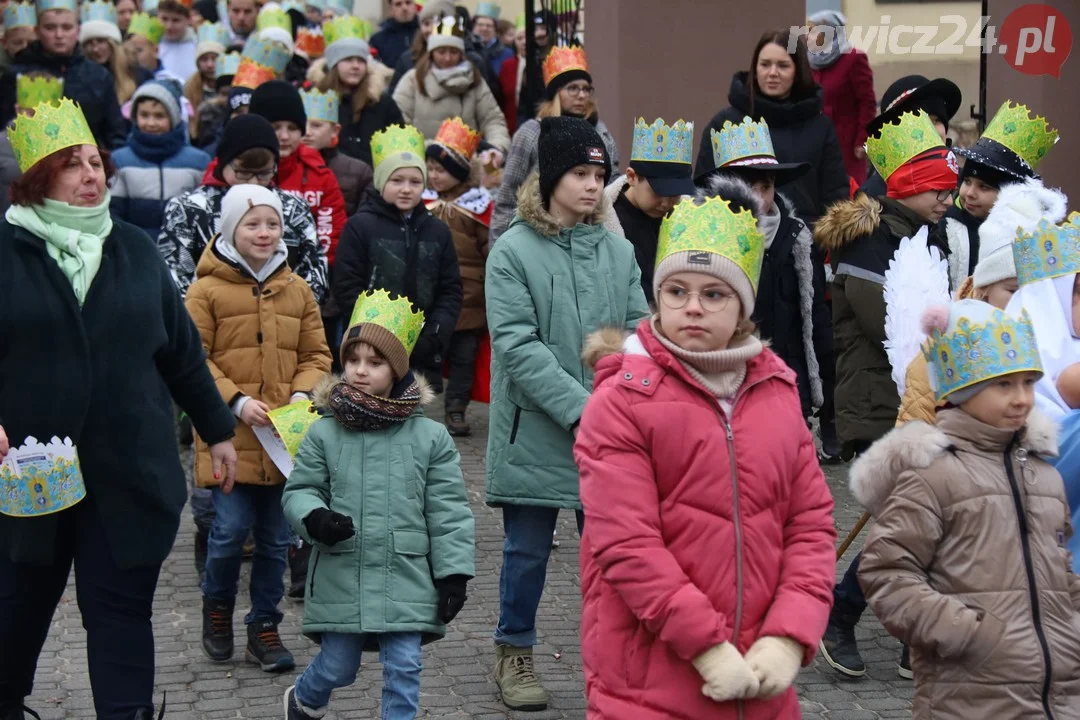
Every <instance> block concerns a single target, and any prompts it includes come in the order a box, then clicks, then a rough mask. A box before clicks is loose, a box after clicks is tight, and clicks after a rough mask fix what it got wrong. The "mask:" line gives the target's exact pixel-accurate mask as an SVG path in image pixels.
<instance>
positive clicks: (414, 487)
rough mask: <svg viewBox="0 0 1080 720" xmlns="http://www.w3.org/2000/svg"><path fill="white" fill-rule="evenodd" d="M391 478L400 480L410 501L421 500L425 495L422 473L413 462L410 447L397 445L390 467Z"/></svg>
mask: <svg viewBox="0 0 1080 720" xmlns="http://www.w3.org/2000/svg"><path fill="white" fill-rule="evenodd" d="M390 473H391V477H393V478H394V479H400V481H401V483H402V487H403V488H404V490H405V493H406V495H407V496H408V498H409V499H410V500H419V499H421V498H422V497H423V495H424V490H423V483H422V482H421V479H420V473H419V472H418V471H417V469H416V463H415V461H414V460H413V452H412V448H411V447H409V446H408V445H395V446H394V452H393V456H392V460H391V466H390Z"/></svg>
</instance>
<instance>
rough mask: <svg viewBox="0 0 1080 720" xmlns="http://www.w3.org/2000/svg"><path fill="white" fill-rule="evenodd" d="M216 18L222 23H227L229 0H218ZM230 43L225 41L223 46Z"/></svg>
mask: <svg viewBox="0 0 1080 720" xmlns="http://www.w3.org/2000/svg"><path fill="white" fill-rule="evenodd" d="M217 14H218V20H219V21H220V22H222V23H227V22H228V21H229V20H228V18H229V0H218V4H217ZM231 44H232V43H225V47H229V45H231Z"/></svg>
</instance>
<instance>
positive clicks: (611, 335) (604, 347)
mask: <svg viewBox="0 0 1080 720" xmlns="http://www.w3.org/2000/svg"><path fill="white" fill-rule="evenodd" d="M631 337H632V338H634V339H635V340H637V336H636V335H634V334H633V333H629V332H627V331H625V330H623V329H622V328H616V327H602V328H600V329H599V330H597V331H596V332H594V333H590V334H589V336H588V337H586V338H585V346H584V347H583V348H582V351H581V359H582V360H584V361H585V364H586V365H588V366H589V367H590V368H593V369H594V370H595V369H596V366H597V364H598V363H599V362H600V361H601V360H603V359H604V358H606V357H607V356H609V355H616V354H618V353H621V352H622V351H623V347H624V345H625V344H626V341H627V339H628V338H631ZM640 342H641V341H640V340H639V341H638V344H639V345H640Z"/></svg>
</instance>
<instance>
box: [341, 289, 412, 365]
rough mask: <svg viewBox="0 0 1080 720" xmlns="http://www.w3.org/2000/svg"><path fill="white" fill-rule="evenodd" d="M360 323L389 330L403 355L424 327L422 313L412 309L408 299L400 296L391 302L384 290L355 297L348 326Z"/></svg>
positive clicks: (409, 351) (410, 348)
mask: <svg viewBox="0 0 1080 720" xmlns="http://www.w3.org/2000/svg"><path fill="white" fill-rule="evenodd" d="M360 323H371V324H372V325H378V326H379V327H382V328H385V329H387V330H389V331H390V332H391V333H392V334H393V335H394V337H396V338H397V339H398V340H399V341H400V342H401V344H402V345H404V346H405V352H406V353H409V354H411V353H412V351H413V348H414V347H416V341H417V340H418V339H419V337H420V331H421V330H422V329H423V328H424V313H423V312H422V311H420V310H413V309H412V303H411V302H409V298H407V297H405V296H403V295H402V296H400V297H398V298H396V299H393V300H391V299H390V293H388V292H386V291H385V290H372V291H369V292H367V293H364V294H361V295H360V297H358V298H356V304H355V305H354V306H353V311H352V315H351V316H350V317H349V327H353V326H354V325H359V324H360Z"/></svg>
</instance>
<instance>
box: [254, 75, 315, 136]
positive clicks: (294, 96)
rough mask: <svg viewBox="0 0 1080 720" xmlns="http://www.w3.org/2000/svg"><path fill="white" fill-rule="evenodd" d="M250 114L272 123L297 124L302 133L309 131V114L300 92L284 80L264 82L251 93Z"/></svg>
mask: <svg viewBox="0 0 1080 720" xmlns="http://www.w3.org/2000/svg"><path fill="white" fill-rule="evenodd" d="M248 112H249V113H251V114H253V115H262V116H263V117H264V118H266V119H267V120H269V121H270V122H271V123H276V122H281V121H283V120H287V121H289V122H292V123H295V124H296V127H298V128H300V132H304V131H306V130H307V113H305V112H304V101H303V100H302V99H301V98H300V91H298V90H297V89H296V88H294V87H293V86H292V85H290V84H289V83H287V82H285V81H284V80H271V81H270V82H264V83H263V84H262V85H260V86H259V87H258V88H256V89H255V92H253V93H251V106H250V107H249V108H248Z"/></svg>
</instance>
